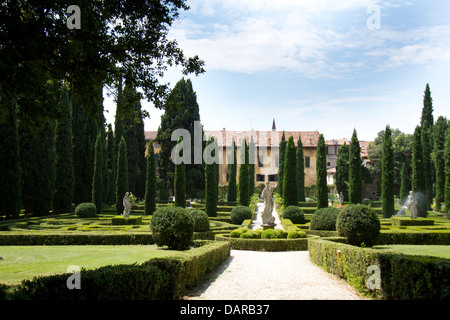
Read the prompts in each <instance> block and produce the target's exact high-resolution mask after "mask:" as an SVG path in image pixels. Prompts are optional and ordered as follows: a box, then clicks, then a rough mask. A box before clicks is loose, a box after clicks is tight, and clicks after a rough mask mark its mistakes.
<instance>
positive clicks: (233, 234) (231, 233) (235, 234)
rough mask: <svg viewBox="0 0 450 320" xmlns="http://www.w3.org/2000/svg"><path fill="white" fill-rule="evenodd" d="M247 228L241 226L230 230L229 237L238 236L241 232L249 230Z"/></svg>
mask: <svg viewBox="0 0 450 320" xmlns="http://www.w3.org/2000/svg"><path fill="white" fill-rule="evenodd" d="M249 230H250V229H249V228H245V227H241V228H237V229H234V230H231V231H230V237H231V238H240V236H241V234H243V233H245V232H247V231H249Z"/></svg>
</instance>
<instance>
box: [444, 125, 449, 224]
mask: <svg viewBox="0 0 450 320" xmlns="http://www.w3.org/2000/svg"><path fill="white" fill-rule="evenodd" d="M444 202H445V204H444V205H445V212H446V214H447V219H449V220H450V122H449V125H448V128H447V140H446V141H445V192H444Z"/></svg>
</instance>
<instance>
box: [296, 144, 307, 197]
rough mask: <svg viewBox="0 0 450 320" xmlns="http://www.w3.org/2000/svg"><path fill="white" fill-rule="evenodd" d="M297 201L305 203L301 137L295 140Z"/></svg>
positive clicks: (303, 159)
mask: <svg viewBox="0 0 450 320" xmlns="http://www.w3.org/2000/svg"><path fill="white" fill-rule="evenodd" d="M296 156H297V200H298V201H305V158H304V157H303V144H302V137H301V136H300V137H298V140H297V149H296Z"/></svg>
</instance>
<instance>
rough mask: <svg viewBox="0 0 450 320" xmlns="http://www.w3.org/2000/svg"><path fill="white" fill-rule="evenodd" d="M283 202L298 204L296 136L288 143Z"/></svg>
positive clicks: (285, 204)
mask: <svg viewBox="0 0 450 320" xmlns="http://www.w3.org/2000/svg"><path fill="white" fill-rule="evenodd" d="M283 174H284V177H283V188H284V190H283V204H284V207H285V208H287V207H288V206H297V205H298V198H297V154H296V152H295V143H294V137H293V136H290V137H289V139H288V142H287V145H286V151H285V157H284V170H283Z"/></svg>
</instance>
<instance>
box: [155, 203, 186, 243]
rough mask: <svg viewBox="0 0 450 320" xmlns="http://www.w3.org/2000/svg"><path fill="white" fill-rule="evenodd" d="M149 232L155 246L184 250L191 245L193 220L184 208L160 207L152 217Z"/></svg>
mask: <svg viewBox="0 0 450 320" xmlns="http://www.w3.org/2000/svg"><path fill="white" fill-rule="evenodd" d="M150 230H151V231H152V236H153V239H154V240H155V243H156V245H158V246H164V245H166V246H168V247H169V249H172V250H185V249H188V248H189V246H190V245H191V242H192V237H193V235H194V218H192V215H191V214H190V213H189V211H188V210H187V209H185V208H181V207H175V206H167V207H162V208H159V209H158V210H156V211H155V213H154V214H153V215H152V219H151V223H150Z"/></svg>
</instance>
